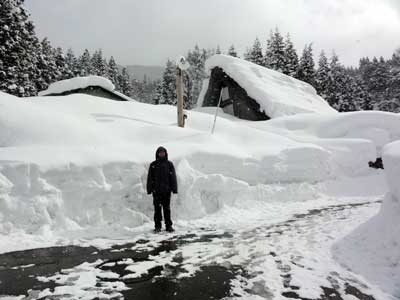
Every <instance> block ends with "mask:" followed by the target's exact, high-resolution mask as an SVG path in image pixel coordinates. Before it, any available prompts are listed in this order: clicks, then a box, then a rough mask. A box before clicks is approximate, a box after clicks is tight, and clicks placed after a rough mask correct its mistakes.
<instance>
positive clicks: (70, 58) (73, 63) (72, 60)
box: [65, 48, 80, 77]
mask: <svg viewBox="0 0 400 300" xmlns="http://www.w3.org/2000/svg"><path fill="white" fill-rule="evenodd" d="M65 63H66V65H67V68H68V70H69V71H70V72H71V77H76V76H78V75H79V74H80V70H79V69H78V60H77V58H76V56H75V54H74V51H73V50H72V49H71V48H70V49H68V51H67V54H66V55H65Z"/></svg>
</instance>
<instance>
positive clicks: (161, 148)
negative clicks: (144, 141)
mask: <svg viewBox="0 0 400 300" xmlns="http://www.w3.org/2000/svg"><path fill="white" fill-rule="evenodd" d="M161 150H164V152H165V159H166V160H168V151H167V149H165V148H164V147H162V146H161V147H158V149H157V151H156V160H157V159H159V157H158V154H159V153H160V152H161Z"/></svg>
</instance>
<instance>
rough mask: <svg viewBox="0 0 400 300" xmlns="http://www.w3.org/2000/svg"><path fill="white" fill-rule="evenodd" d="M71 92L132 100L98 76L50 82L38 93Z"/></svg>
mask: <svg viewBox="0 0 400 300" xmlns="http://www.w3.org/2000/svg"><path fill="white" fill-rule="evenodd" d="M71 94H86V95H91V96H96V97H101V98H106V99H110V100H115V101H134V100H133V99H131V98H129V97H128V96H126V95H124V94H122V93H120V92H117V91H116V90H115V86H114V84H113V83H112V82H111V81H110V80H108V79H107V78H104V77H100V76H88V77H75V78H71V79H66V80H61V81H57V82H54V83H52V84H50V86H49V88H48V89H47V90H45V91H42V92H40V93H39V96H67V95H71Z"/></svg>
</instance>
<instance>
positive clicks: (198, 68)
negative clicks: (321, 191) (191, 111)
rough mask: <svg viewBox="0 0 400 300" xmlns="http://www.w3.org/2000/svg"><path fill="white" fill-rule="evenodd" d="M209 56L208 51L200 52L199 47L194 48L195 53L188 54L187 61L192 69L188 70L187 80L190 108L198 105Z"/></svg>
mask: <svg viewBox="0 0 400 300" xmlns="http://www.w3.org/2000/svg"><path fill="white" fill-rule="evenodd" d="M208 55H209V54H208V53H207V51H206V50H204V49H203V50H202V51H200V48H199V47H198V46H197V45H196V46H195V47H194V50H193V51H189V52H188V55H187V61H188V63H189V65H190V67H189V69H188V70H187V73H188V75H189V76H188V77H186V79H185V87H186V90H187V91H186V92H185V94H186V98H187V102H191V103H189V104H187V106H189V107H190V108H192V107H193V106H194V105H195V104H196V102H197V98H198V97H199V95H200V91H201V88H202V84H203V80H204V79H205V78H206V71H205V61H206V59H207V57H208Z"/></svg>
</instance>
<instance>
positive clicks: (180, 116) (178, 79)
mask: <svg viewBox="0 0 400 300" xmlns="http://www.w3.org/2000/svg"><path fill="white" fill-rule="evenodd" d="M176 97H177V103H176V107H177V110H178V126H179V127H184V126H185V124H184V120H183V78H182V70H181V69H180V68H179V67H177V68H176Z"/></svg>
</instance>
